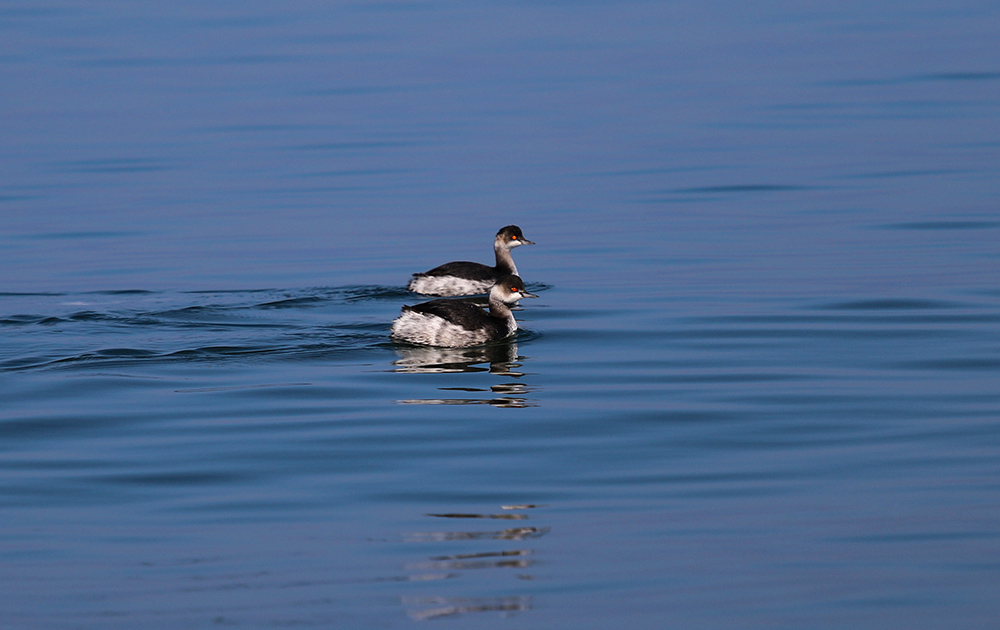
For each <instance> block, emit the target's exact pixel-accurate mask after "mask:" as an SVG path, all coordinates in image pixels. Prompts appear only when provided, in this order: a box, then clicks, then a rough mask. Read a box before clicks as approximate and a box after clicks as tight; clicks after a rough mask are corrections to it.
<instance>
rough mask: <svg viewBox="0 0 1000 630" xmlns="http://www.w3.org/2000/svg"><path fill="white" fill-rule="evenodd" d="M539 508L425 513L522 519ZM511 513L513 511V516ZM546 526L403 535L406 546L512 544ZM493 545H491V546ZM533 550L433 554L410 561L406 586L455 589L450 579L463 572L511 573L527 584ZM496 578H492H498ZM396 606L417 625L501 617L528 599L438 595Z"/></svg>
mask: <svg viewBox="0 0 1000 630" xmlns="http://www.w3.org/2000/svg"><path fill="white" fill-rule="evenodd" d="M540 507H544V506H543V505H533V504H525V505H505V506H501V509H503V510H504V512H503V513H499V514H490V513H483V514H479V513H465V512H451V513H440V514H428V515H427V516H428V517H430V518H448V519H458V520H466V519H474V520H518V521H525V520H528V518H529V517H528V515H527V514H524V513H523V512H522V511H523V510H528V509H534V508H540ZM515 510H517V512H514V511H515ZM548 532H549V528H548V527H513V528H506V529H500V530H485V531H482V530H478V531H477V530H460V531H430V532H417V533H412V534H408V535H407V536H406V538H405V540H407V541H408V542H419V543H427V542H440V543H452V542H456V541H514V542H524V541H528V540H534V539H537V538H540V537H541V536H544V535H545V534H547V533H548ZM493 544H499V543H493V542H491V547H492V545H493ZM534 556H535V549H534V548H532V547H531V546H523V545H521V546H518V547H515V548H513V549H499V548H496V547H492V548H488V549H483V550H471V551H464V552H463V553H447V554H441V555H433V556H430V557H428V558H427V559H425V560H421V561H418V562H413V563H410V564H408V565H407V566H406V568H407V570H409V571H411V572H412V573H411V574H410V576H409V578H408V579H407V581H408V582H411V583H412V582H430V581H438V580H447V583H448V584H449V585H451V584H454V588H459V586H458V583H456V582H454V581H453V580H454V579H457V578H461V577H463V576H464V575H466V574H467V573H469V572H473V573H474V574H479V575H481V574H482V572H484V571H488V572H493V571H513V575H512V577H513V578H515V579H517V580H527V581H530V580H533V579H534V576H533V575H532V574H531V572H530V571H531V569H532V568H533V567H534V565H535V562H536V561H535V560H534ZM500 575H502V574H497V576H500ZM489 580H490V583H491V584H493V583H495V582H496V577H494V576H493V575H492V574H489ZM402 603H403V605H405V606H406V607H407V608H409V609H410V612H409V615H410V618H412V619H414V620H418V621H422V620H426V619H436V618H440V617H450V616H455V615H461V614H468V613H482V612H498V613H501V615H503V616H508V615H512V614H514V613H517V612H523V611H527V610H530V609H531V607H532V598H531V597H530V596H528V595H514V596H504V597H475V598H467V597H449V596H443V595H428V596H411V597H403V598H402Z"/></svg>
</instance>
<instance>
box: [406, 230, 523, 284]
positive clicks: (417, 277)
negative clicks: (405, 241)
mask: <svg viewBox="0 0 1000 630" xmlns="http://www.w3.org/2000/svg"><path fill="white" fill-rule="evenodd" d="M521 245H534V243H533V242H531V241H529V240H528V239H526V238H524V234H522V233H521V228H519V227H517V226H516V225H508V226H506V227H503V228H500V231H499V232H497V236H496V238H495V239H494V240H493V251H494V253H495V254H496V261H497V264H496V266H495V267H490V266H489V265H483V264H481V263H475V262H467V261H456V262H450V263H445V264H443V265H441V266H439V267H435V268H433V269H431V270H430V271H427V272H424V273H415V274H413V278H412V279H411V280H410V283H409V285H407V287H406V288H408V289H409V290H410V291H413V292H414V293H422V294H424V295H437V296H453V295H478V294H480V293H486V292H487V291H489V290H490V287H492V286H493V285H494V284H496V282H497V280H499V279H500V278H501V277H503V276H505V275H507V274H513V275H515V276H516V275H518V274H517V267H515V266H514V259H513V258H512V257H511V255H510V250H512V249H514V248H515V247H520V246H521Z"/></svg>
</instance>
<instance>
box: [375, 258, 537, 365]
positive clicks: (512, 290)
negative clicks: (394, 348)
mask: <svg viewBox="0 0 1000 630" xmlns="http://www.w3.org/2000/svg"><path fill="white" fill-rule="evenodd" d="M526 297H531V298H533V297H538V296H537V295H535V294H533V293H528V292H527V291H526V290H525V288H524V282H522V281H521V279H520V278H519V277H517V276H515V275H513V274H510V275H506V276H503V277H502V278H500V280H499V281H498V282H497V283H496V284H494V285H493V288H491V289H490V310H489V312H487V311H485V310H483V309H482V308H480V307H478V306H476V305H475V304H472V303H470V302H466V301H464V300H431V301H430V302H424V303H422V304H416V305H414V306H404V307H403V312H402V313H401V314H400V316H399V317H397V318H396V320H395V321H394V322H392V338H393V339H394V340H395V341H405V342H407V343H414V344H420V345H426V346H444V347H449V348H466V347H469V346H478V345H480V344H484V343H487V342H489V341H496V340H498V339H503V338H505V337H509V336H510V335H513V334H514V331H516V330H517V322H516V321H514V314H513V313H511V311H510V305H512V304H517V301H518V300H520V299H521V298H526Z"/></svg>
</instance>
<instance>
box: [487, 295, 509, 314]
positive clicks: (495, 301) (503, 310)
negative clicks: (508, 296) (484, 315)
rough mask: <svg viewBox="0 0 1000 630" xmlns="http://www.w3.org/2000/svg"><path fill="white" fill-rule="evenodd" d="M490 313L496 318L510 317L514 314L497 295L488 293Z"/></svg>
mask: <svg viewBox="0 0 1000 630" xmlns="http://www.w3.org/2000/svg"><path fill="white" fill-rule="evenodd" d="M490 315H492V316H493V317H496V318H498V319H510V318H511V317H513V316H514V315H513V314H512V313H511V312H510V307H509V306H507V305H506V304H504V303H503V300H501V299H500V298H499V297H495V296H493V295H490Z"/></svg>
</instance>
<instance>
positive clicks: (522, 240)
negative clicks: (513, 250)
mask: <svg viewBox="0 0 1000 630" xmlns="http://www.w3.org/2000/svg"><path fill="white" fill-rule="evenodd" d="M518 242H519V243H520V244H521V245H534V244H535V241H529V240H528V239H526V238H521V239H518Z"/></svg>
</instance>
